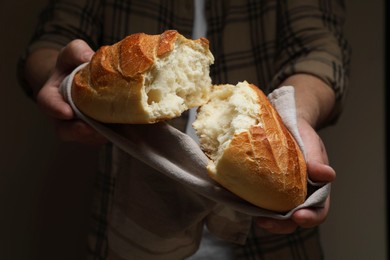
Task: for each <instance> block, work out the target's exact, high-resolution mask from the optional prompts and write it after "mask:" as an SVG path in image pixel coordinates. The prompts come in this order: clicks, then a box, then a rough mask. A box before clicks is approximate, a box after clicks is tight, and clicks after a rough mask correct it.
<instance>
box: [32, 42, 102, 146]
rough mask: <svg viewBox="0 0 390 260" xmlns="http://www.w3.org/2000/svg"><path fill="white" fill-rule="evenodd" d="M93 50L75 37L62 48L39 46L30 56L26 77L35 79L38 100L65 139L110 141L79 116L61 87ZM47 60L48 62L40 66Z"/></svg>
mask: <svg viewBox="0 0 390 260" xmlns="http://www.w3.org/2000/svg"><path fill="white" fill-rule="evenodd" d="M93 54H94V52H93V50H92V49H91V48H90V47H89V46H88V44H87V43H86V42H84V41H82V40H74V41H72V42H70V43H69V44H68V45H66V46H65V47H64V48H63V49H62V50H61V51H60V52H58V51H55V50H53V49H39V50H37V51H35V52H34V53H32V54H31V55H30V57H29V58H28V60H27V64H26V77H27V80H29V79H31V82H30V84H31V85H32V87H33V92H34V95H35V97H36V101H37V104H38V106H39V108H40V109H41V110H42V111H43V112H44V113H45V114H46V115H47V116H48V117H49V119H50V120H51V121H52V122H53V124H54V126H55V130H56V133H57V135H58V137H59V138H60V139H61V140H63V141H72V142H79V143H84V144H91V145H100V144H104V143H106V142H107V140H106V139H105V138H104V137H103V136H101V135H100V134H99V133H97V132H96V131H95V130H94V129H93V128H92V127H90V126H89V125H87V124H86V123H84V122H83V121H81V120H78V119H77V118H75V114H74V112H73V110H72V108H71V107H70V105H69V104H68V103H67V102H66V101H65V100H64V98H63V97H62V95H61V93H60V91H59V87H60V85H61V82H62V81H63V79H64V78H65V77H66V76H67V75H68V74H70V73H71V72H72V70H74V69H75V68H76V67H77V66H79V65H80V64H82V63H85V62H88V61H89V60H90V59H91V57H92V55H93ZM55 57H56V59H55ZM43 58H46V59H43ZM54 60H55V62H54ZM44 61H46V62H47V63H46V64H42V66H36V65H37V64H40V63H42V62H44ZM48 63H49V64H48ZM50 63H51V64H50ZM50 68H52V69H50ZM29 75H31V77H29ZM46 75H47V76H46ZM43 78H47V80H46V82H45V83H44V84H43V86H42V84H40V82H43V81H44V80H43Z"/></svg>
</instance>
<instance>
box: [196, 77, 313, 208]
mask: <svg viewBox="0 0 390 260" xmlns="http://www.w3.org/2000/svg"><path fill="white" fill-rule="evenodd" d="M193 127H194V129H195V131H196V132H197V135H198V136H199V140H200V145H201V147H202V149H203V151H204V152H205V153H206V154H207V155H208V157H209V158H210V162H209V165H208V172H209V175H210V177H211V178H213V179H214V180H215V181H217V182H218V183H220V184H221V185H222V186H224V187H225V188H227V189H228V190H230V191H232V192H233V193H235V194H236V195H238V196H240V197H242V198H243V199H245V200H247V201H249V202H251V203H253V204H254V205H257V206H259V207H261V208H264V209H269V210H272V211H277V212H286V211H288V210H290V209H292V208H294V207H296V206H298V205H299V204H301V203H303V202H304V200H305V198H306V193H307V187H306V185H307V180H306V177H307V176H306V163H305V160H304V157H303V154H302V152H301V150H300V148H299V146H298V145H297V143H296V142H295V140H294V138H293V137H292V135H291V134H290V132H289V131H288V130H287V128H286V127H285V125H284V124H283V122H282V120H281V118H280V116H279V114H278V113H277V111H276V110H275V109H274V108H273V106H272V105H271V104H270V102H269V100H268V99H267V97H266V96H265V95H264V94H263V92H262V91H261V90H259V89H258V88H257V87H256V86H254V85H251V84H249V83H247V82H240V83H238V84H237V85H236V86H234V85H217V86H213V89H212V91H211V95H210V101H209V102H208V103H207V104H205V105H203V106H201V107H200V108H199V110H198V115H197V118H196V120H195V122H194V123H193Z"/></svg>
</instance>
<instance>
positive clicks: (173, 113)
mask: <svg viewBox="0 0 390 260" xmlns="http://www.w3.org/2000/svg"><path fill="white" fill-rule="evenodd" d="M213 62H214V57H213V55H212V54H211V52H210V50H209V42H208V40H207V39H205V38H200V39H197V40H190V39H187V38H185V37H184V36H182V35H181V34H179V33H178V32H177V31H174V30H169V31H165V32H164V33H162V34H161V35H147V34H144V33H137V34H132V35H129V36H127V37H126V38H124V39H123V40H121V41H120V42H118V43H115V44H114V45H112V46H102V47H101V48H100V49H99V50H98V51H97V52H96V53H95V54H94V56H93V57H92V59H91V61H90V62H89V63H88V64H87V65H86V66H85V67H84V68H83V69H81V70H80V71H79V72H77V74H76V75H75V77H74V79H73V84H72V92H71V95H72V99H73V102H74V103H75V105H76V106H77V108H78V109H79V110H80V111H81V112H83V113H84V114H85V115H87V116H89V117H91V118H93V119H95V120H97V121H100V122H103V123H122V124H145V123H155V122H159V121H163V120H168V119H172V118H175V117H178V116H180V115H181V114H182V113H183V112H184V111H186V110H188V109H190V108H193V107H197V106H199V105H202V104H204V103H205V102H206V101H207V100H208V99H209V92H210V86H211V78H210V76H209V70H210V69H209V67H210V65H211V64H212V63H213Z"/></svg>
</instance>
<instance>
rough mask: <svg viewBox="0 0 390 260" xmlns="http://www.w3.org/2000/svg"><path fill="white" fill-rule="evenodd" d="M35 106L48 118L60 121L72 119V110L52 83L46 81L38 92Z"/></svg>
mask: <svg viewBox="0 0 390 260" xmlns="http://www.w3.org/2000/svg"><path fill="white" fill-rule="evenodd" d="M37 104H38V106H39V107H40V109H42V110H43V111H44V113H46V114H47V115H48V116H49V117H53V118H55V119H61V120H70V119H72V118H73V117H74V114H73V110H72V108H71V107H70V106H69V104H68V103H66V102H65V100H64V98H63V96H62V95H61V93H60V91H59V89H58V87H57V85H56V84H55V83H53V81H48V82H47V83H46V84H45V85H44V86H43V87H42V89H41V91H39V93H38V95H37Z"/></svg>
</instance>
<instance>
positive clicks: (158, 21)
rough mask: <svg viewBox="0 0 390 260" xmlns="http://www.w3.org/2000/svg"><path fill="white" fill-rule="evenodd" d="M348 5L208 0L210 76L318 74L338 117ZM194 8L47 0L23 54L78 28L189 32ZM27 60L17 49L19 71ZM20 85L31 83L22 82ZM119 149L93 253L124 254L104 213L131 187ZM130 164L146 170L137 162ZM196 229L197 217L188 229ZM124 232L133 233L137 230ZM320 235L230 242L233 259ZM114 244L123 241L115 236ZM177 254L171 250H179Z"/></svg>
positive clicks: (269, 254)
mask: <svg viewBox="0 0 390 260" xmlns="http://www.w3.org/2000/svg"><path fill="white" fill-rule="evenodd" d="M344 11H345V10H344V4H343V1H341V0H281V1H275V0H207V1H206V17H207V24H208V34H207V38H208V39H209V41H210V48H211V51H212V52H213V54H214V56H215V64H214V65H213V66H212V67H211V76H212V77H213V82H214V83H216V84H218V83H233V84H235V83H237V82H238V81H242V80H244V79H245V80H247V81H249V82H251V83H254V84H256V85H258V86H259V87H260V88H262V89H263V90H264V91H265V92H266V93H269V92H270V91H271V90H272V89H274V88H276V87H278V86H279V84H280V82H281V81H282V80H283V79H285V78H286V77H288V76H289V75H292V74H295V73H308V74H312V75H316V76H317V77H319V78H321V79H322V80H324V81H325V82H327V83H328V84H329V86H330V87H332V88H333V90H334V91H335V93H336V99H337V105H336V108H335V110H334V119H337V116H338V115H339V113H340V111H341V108H342V105H343V101H344V97H345V93H346V86H347V81H348V63H349V47H348V44H347V42H346V41H345V40H344V38H343V35H342V25H343V22H344V15H345V13H344ZM193 13H194V10H193V1H192V0H180V1H179V0H176V1H175V0H132V1H130V0H129V1H119V0H105V1H100V0H99V1H96V0H57V1H50V4H49V5H48V6H47V8H46V9H45V10H44V11H43V12H42V14H41V16H40V20H39V24H38V26H37V30H36V33H35V35H34V37H33V39H32V42H31V44H30V46H29V47H28V49H27V51H26V54H28V53H29V52H31V51H33V50H34V49H37V48H43V47H50V48H57V49H59V48H61V47H63V46H64V45H66V44H67V43H68V42H70V41H71V40H73V39H76V38H80V39H83V40H85V41H86V42H88V43H89V44H90V45H91V46H92V47H93V48H94V49H97V48H98V47H99V46H101V45H106V44H112V43H114V42H116V41H119V40H120V39H122V38H123V37H124V36H126V35H128V34H131V33H136V32H145V33H149V34H158V33H161V32H162V31H164V30H166V29H176V30H178V31H179V32H180V33H182V34H184V35H185V36H187V37H190V36H191V30H192V26H193ZM23 61H24V59H23V58H22V59H21V62H20V67H19V68H20V71H22V70H23ZM21 82H22V84H23V82H24V81H23V78H22V77H21ZM25 89H26V91H27V92H29V88H28V87H26V88H25ZM186 118H187V115H184V116H183V117H181V118H179V119H176V120H175V121H174V122H172V124H173V125H175V126H177V127H178V128H179V129H184V126H185V124H186ZM118 156H119V157H118ZM120 156H123V155H121V154H120V151H118V150H116V149H114V148H113V147H112V146H107V147H105V149H104V150H103V152H102V160H101V166H102V167H101V171H100V172H99V174H98V176H97V183H96V188H97V189H96V190H97V192H96V197H95V199H96V201H95V204H94V212H93V215H92V219H91V225H92V231H91V236H90V240H89V244H88V245H89V246H88V248H89V251H90V256H91V259H109V258H110V257H111V259H121V258H120V257H119V256H115V255H114V254H113V253H112V252H110V251H109V250H108V248H109V247H108V243H114V244H115V241H110V239H109V236H108V234H107V227H108V225H109V219H110V218H112V217H114V215H113V214H114V212H113V209H114V207H113V204H114V203H123V201H124V200H126V201H128V200H127V199H128V198H131V196H130V195H131V194H128V192H131V191H129V190H128V188H127V186H126V185H125V184H124V183H122V181H121V174H123V173H122V172H121V171H120V169H118V168H116V165H117V164H116V163H115V162H113V158H116V159H117V158H121V157H120ZM126 161H128V159H126ZM130 168H131V167H130ZM144 170H145V171H148V170H147V169H144ZM148 172H149V171H148ZM129 174H131V175H132V176H137V175H138V177H139V175H140V174H141V175H142V173H140V172H134V171H132V172H130V173H129ZM149 175H152V174H149ZM141 179H142V178H141ZM153 180H155V181H160V180H157V179H153V178H152V179H151V180H150V179H149V180H148V181H153ZM137 181H140V180H139V179H138V180H137ZM144 181H146V180H144ZM141 184H142V182H141ZM141 184H140V185H141ZM133 185H134V183H133ZM167 185H168V187H169V182H168V183H167ZM157 186H158V185H157ZM158 187H162V185H161V186H158ZM180 192H182V191H176V193H175V191H174V190H173V191H172V190H169V193H170V194H171V195H170V200H171V201H172V203H184V202H185V201H180V199H181V197H180V196H179V194H180ZM175 194H176V195H175ZM138 203H140V202H138ZM198 206H199V207H201V206H202V204H201V203H200V204H199V205H198ZM191 210H193V209H189V214H190V212H191ZM150 216H152V215H151V214H150ZM115 217H120V216H118V214H117V215H115ZM139 217H142V216H139ZM174 217H175V216H172V218H174ZM205 219H206V216H205ZM134 221H136V220H134ZM150 224H151V225H153V224H154V223H150ZM115 228H117V229H120V228H121V227H120V226H118V227H115ZM200 229H201V227H199V226H196V227H195V226H194V227H191V228H189V229H188V230H189V231H188V232H195V233H196V232H200V231H199V230H200ZM129 232H133V234H134V236H137V233H136V230H129ZM157 237H158V236H157ZM318 240H319V238H318V232H317V230H316V229H314V230H297V232H295V233H294V234H292V235H286V236H277V235H272V234H266V233H264V232H261V231H260V230H256V229H255V228H253V230H252V232H251V234H250V236H249V238H248V239H247V242H246V244H245V245H243V246H235V247H236V250H235V252H236V257H237V259H320V258H321V257H322V253H321V248H320V246H319V242H318ZM197 242H198V241H180V242H179V241H178V243H180V245H181V246H182V248H183V247H185V246H188V245H189V246H190V247H191V246H193V247H192V249H195V248H196V246H194V245H196V244H197ZM157 244H158V243H156V245H157ZM115 246H118V247H120V246H121V245H120V243H119V242H118V243H116V244H115ZM179 250H180V249H178V251H177V252H179ZM186 252H188V251H186ZM110 253H111V254H110ZM174 253H175V252H174ZM179 254H180V253H178V254H177V255H175V257H176V256H177V258H180V257H179ZM134 259H137V258H134Z"/></svg>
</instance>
